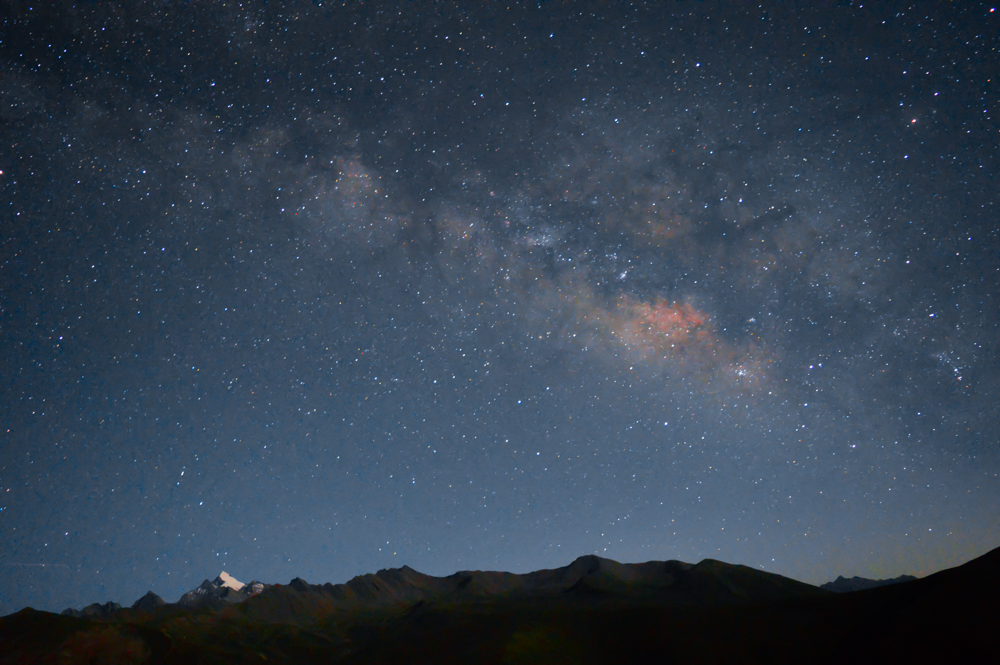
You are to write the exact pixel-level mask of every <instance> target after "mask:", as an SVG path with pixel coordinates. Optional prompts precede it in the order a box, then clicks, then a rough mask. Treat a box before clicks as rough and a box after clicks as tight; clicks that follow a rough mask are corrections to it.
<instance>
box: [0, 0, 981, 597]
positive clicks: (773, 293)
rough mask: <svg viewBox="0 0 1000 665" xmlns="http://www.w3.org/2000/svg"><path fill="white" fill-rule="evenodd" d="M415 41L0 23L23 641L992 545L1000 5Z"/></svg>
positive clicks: (156, 14) (853, 569) (10, 461)
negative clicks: (209, 605) (41, 635)
mask: <svg viewBox="0 0 1000 665" xmlns="http://www.w3.org/2000/svg"><path fill="white" fill-rule="evenodd" d="M389 6H390V3H377V4H376V5H375V6H373V7H359V8H356V9H354V10H345V9H342V8H332V7H329V6H327V4H326V3H302V4H296V3H289V4H287V6H283V7H281V8H275V7H269V6H267V5H263V4H260V5H257V4H255V3H249V4H245V5H244V6H243V7H224V8H223V7H220V6H218V5H217V4H216V3H192V4H191V5H190V6H186V7H185V8H184V9H183V10H180V9H178V8H176V7H174V6H173V5H170V4H169V3H167V4H155V3H148V4H142V5H138V6H137V7H136V8H134V9H130V10H119V9H116V8H114V7H103V6H98V5H97V4H94V5H84V6H82V7H78V8H75V9H72V10H69V9H67V10H65V11H59V12H56V11H55V10H52V12H50V13H46V12H45V11H40V10H39V9H37V8H34V9H32V8H28V7H21V8H19V9H9V10H7V15H6V16H5V18H4V25H5V30H4V32H5V33H6V35H7V36H5V37H4V38H3V41H2V43H0V56H2V63H3V64H2V67H0V76H2V79H0V81H2V85H0V123H2V124H0V131H2V132H3V134H4V141H3V142H2V146H3V148H0V171H2V174H0V187H2V191H3V197H2V199H0V205H3V207H4V208H5V210H4V212H3V214H4V221H3V224H4V233H3V237H2V245H0V266H2V273H0V284H2V294H0V326H2V332H3V338H2V339H3V341H2V353H3V356H2V367H3V368H4V370H3V372H2V384H0V390H2V400H3V401H2V403H3V405H4V407H3V415H4V420H3V428H2V431H0V434H2V440H0V541H2V542H3V543H4V547H3V548H2V550H3V551H2V552H0V565H3V566H4V575H5V576H6V579H7V580H8V582H7V583H5V584H4V585H3V588H2V589H0V611H2V612H10V611H16V610H17V609H20V608H21V607H23V606H24V605H29V604H30V605H32V606H35V607H38V608H42V609H51V610H61V609H63V608H64V607H67V606H70V605H74V606H82V605H85V604H88V603H90V602H95V601H102V602H103V601H105V600H115V601H118V602H121V603H123V604H124V603H126V602H127V603H131V602H132V601H133V600H135V599H136V598H138V597H139V596H141V595H142V594H143V593H145V592H146V591H147V590H150V589H152V590H153V591H155V592H156V593H158V594H160V595H162V596H164V597H166V598H167V599H168V600H173V599H174V598H175V597H177V596H179V595H180V594H181V593H183V592H184V591H187V590H189V589H191V588H194V587H195V586H197V585H198V583H200V581H201V580H202V579H203V578H206V577H208V578H212V577H214V576H215V575H217V574H218V572H219V570H221V569H222V568H223V567H224V568H225V569H226V570H227V571H229V572H230V573H232V574H233V575H235V576H236V577H238V578H239V579H247V580H249V579H259V580H262V581H266V582H284V581H287V580H288V579H291V578H292V577H296V576H300V577H303V578H305V579H307V580H309V581H310V582H327V581H329V582H342V581H344V580H346V579H347V578H349V577H350V576H352V575H356V574H361V573H365V572H371V571H375V570H378V569H379V568H385V567H395V566H401V565H403V564H407V565H409V566H411V567H413V568H416V569H417V570H420V571H422V572H426V573H429V574H438V575H442V574H450V573H452V572H455V571H456V570H460V569H503V570H510V571H514V572H524V571H528V570H533V569H538V568H543V567H555V566H561V565H565V564H566V563H568V562H570V561H571V560H573V559H574V558H575V557H577V556H579V555H581V554H585V553H598V554H600V555H601V556H606V557H609V558H613V559H617V560H620V561H645V560H652V559H681V560H685V561H698V560H700V559H703V558H706V557H711V558H716V559H722V560H725V561H730V562H733V563H743V564H747V565H751V566H757V567H762V568H764V569H766V570H771V571H774V572H778V573H782V574H785V575H789V576H791V577H796V578H798V579H802V580H804V581H808V582H813V583H821V582H824V581H827V580H829V579H833V578H835V577H836V576H837V575H847V576H850V575H855V574H858V575H866V576H869V577H891V576H896V575H899V574H904V573H908V574H918V575H919V574H926V573H929V572H932V571H934V570H938V569H940V568H942V567H945V566H949V565H955V564H958V563H961V562H963V561H965V560H967V559H969V558H971V557H972V556H975V555H977V554H980V553H982V552H984V551H986V550H987V549H991V548H992V547H994V546H996V544H997V543H996V540H997V536H998V532H997V521H996V518H995V515H996V514H997V511H998V509H1000V506H998V500H1000V487H998V485H997V475H996V474H997V470H998V468H1000V465H998V462H1000V460H998V458H997V450H998V448H997V425H996V423H997V419H998V416H1000V412H998V407H997V402H996V399H995V398H996V395H997V393H998V388H1000V371H998V367H997V361H996V358H997V357H998V352H1000V349H998V348H997V339H998V334H997V333H998V329H997V326H998V323H1000V314H998V312H1000V302H998V300H997V290H996V285H997V281H998V279H1000V257H998V246H1000V243H998V240H1000V239H998V238H997V228H998V225H997V217H996V210H995V194H994V190H995V175H996V167H997V164H996V155H995V152H996V151H995V146H996V143H997V139H998V134H997V125H996V120H995V117H994V114H995V109H994V108H993V105H995V91H994V88H995V81H994V82H991V79H990V77H991V76H992V77H993V79H995V72H996V71H997V65H998V64H1000V63H997V57H996V50H995V45H994V44H993V43H992V41H991V39H992V38H991V37H990V35H995V34H997V31H998V29H997V25H996V21H997V19H996V13H995V12H992V11H991V10H990V8H989V7H987V6H985V5H984V6H979V5H976V6H969V7H962V8H953V7H949V8H941V7H938V6H937V5H936V4H933V3H932V4H927V5H919V6H917V7H913V8H910V9H907V10H906V11H901V12H899V13H896V11H893V12H888V11H886V12H885V13H884V15H883V10H882V9H881V8H869V7H867V6H865V7H861V6H860V5H856V4H854V5H852V4H845V5H844V6H840V7H836V8H832V7H831V8H821V9H815V10H813V9H809V10H805V9H799V10H796V11H793V10H790V9H789V8H788V7H786V6H785V5H778V6H775V7H774V8H772V9H771V10H768V11H765V10H764V9H759V8H757V9H747V10H745V11H744V10H740V12H735V13H734V11H733V9H732V7H728V8H727V9H726V11H725V12H721V11H716V10H715V9H713V8H712V7H709V6H707V4H705V5H703V3H699V4H697V5H694V4H692V5H691V6H690V7H689V6H687V5H686V4H684V3H680V4H678V5H677V7H676V8H671V9H670V10H665V9H663V8H661V7H660V6H659V5H658V4H654V5H651V6H650V7H646V8H643V7H627V8H626V7H624V6H614V5H612V6H608V5H607V4H595V5H593V6H591V5H589V4H579V5H577V4H575V3H574V4H570V5H568V6H559V7H550V6H548V5H547V4H543V5H542V6H540V7H515V8H513V9H507V8H500V7H499V6H497V7H493V6H492V5H490V6H487V7H482V8H480V7H477V8H476V9H468V8H465V7H464V5H463V6H460V7H452V6H447V5H426V6H423V5H420V6H414V5H412V4H409V3H407V4H402V5H400V6H399V11H398V12H397V11H395V10H393V11H389V10H388V8H389ZM423 9H427V11H423ZM668 11H669V12H674V13H668ZM929 45H933V48H930V47H929ZM42 564H45V565H44V566H43V565H42Z"/></svg>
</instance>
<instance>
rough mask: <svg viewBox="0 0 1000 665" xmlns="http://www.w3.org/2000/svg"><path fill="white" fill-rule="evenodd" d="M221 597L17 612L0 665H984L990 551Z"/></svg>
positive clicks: (598, 561) (388, 573)
mask: <svg viewBox="0 0 1000 665" xmlns="http://www.w3.org/2000/svg"><path fill="white" fill-rule="evenodd" d="M228 579H229V580H231V578H228ZM220 582H221V583H220ZM234 583H235V580H232V582H228V581H226V580H224V579H223V577H222V576H220V577H219V578H217V580H216V581H215V582H208V581H206V582H205V583H203V584H202V585H201V586H200V587H199V589H201V591H200V592H198V593H194V592H192V594H193V595H192V594H186V595H185V596H184V599H187V600H185V602H183V603H182V602H178V603H164V602H163V601H162V599H160V598H158V597H156V596H155V594H147V595H146V596H144V597H143V598H141V599H139V600H138V601H136V603H135V604H134V605H133V607H131V608H121V607H118V606H116V605H114V604H105V605H92V606H90V608H87V609H85V610H82V611H76V610H74V611H70V612H67V613H64V615H57V614H51V613H47V612H38V611H35V610H32V609H30V608H28V609H24V610H22V611H20V612H18V613H16V614H12V615H8V616H6V617H2V618H0V665H2V664H6V663H22V662H39V663H43V662H52V663H65V664H67V665H68V664H72V663H92V662H108V663H111V662H115V663H157V664H164V665H169V664H171V663H182V664H183V665H198V664H200V663H205V664H208V663H212V664H215V663H237V662H238V663H266V664H268V665H271V664H273V663H297V664H298V663H328V664H337V663H343V664H345V665H347V664H350V665H354V664H358V665H360V664H362V663H374V662H378V663H432V662H434V663H497V664H500V663H630V662H666V663H702V662H740V663H755V662H756V663H793V662H810V663H842V662H889V663H894V662H897V663H903V662H906V663H914V662H916V663H922V662H928V663H929V662H943V661H946V662H971V661H973V660H977V661H978V662H1000V643H998V642H997V641H996V640H993V639H991V635H992V631H993V629H994V627H995V626H996V625H997V622H998V621H1000V606H998V604H997V603H996V602H995V599H996V598H997V596H998V592H1000V549H998V550H994V551H993V552H990V553H989V554H986V555H984V556H983V557H980V558H979V559H976V560H974V561H971V562H969V563H967V564H965V565H963V566H960V567H958V568H953V569H950V570H946V571H942V572H940V573H937V574H936V575H931V576H929V577H927V578H924V579H919V580H912V581H910V582H908V583H905V584H892V585H888V586H881V587H878V588H869V589H865V590H861V591H857V592H855V593H841V594H837V593H833V592H831V591H828V590H825V589H821V588H819V587H814V586H811V585H808V584H803V583H801V582H796V581H795V580H791V579H788V578H785V577H782V576H780V575H774V574H771V573H765V572H762V571H759V570H756V569H753V568H749V567H747V566H740V565H732V564H727V563H723V562H721V561H714V560H705V561H702V562H700V563H698V564H689V563H683V562H679V561H665V562H664V561H653V562H648V563H642V564H621V563H618V562H615V561H611V560H609V559H602V558H599V557H596V556H586V557H581V558H579V559H577V560H576V561H574V562H572V563H571V564H570V565H568V566H565V567H563V568H556V569H552V570H540V571H536V572H533V573H528V574H524V575H515V574H512V573H503V572H483V571H465V572H459V573H455V574H454V575H450V576H448V577H433V576H430V575H424V574H422V573H419V572H417V571H415V570H413V569H412V568H408V567H405V566H404V567H403V568H397V569H390V570H381V571H379V572H378V573H375V574H370V575H362V576H359V577H356V578H354V579H352V580H351V581H349V582H347V583H346V584H336V585H334V584H322V585H318V584H309V583H307V582H305V581H304V580H301V579H298V578H296V579H294V580H292V581H291V582H290V583H288V584H283V585H282V584H275V585H263V584H259V583H256V584H258V585H259V587H256V588H253V587H254V583H251V584H248V585H240V584H239V583H235V584H234ZM237 585H238V586H237ZM246 589H250V591H246ZM196 591H197V590H196ZM251 591H254V593H250V592H251ZM233 594H242V596H241V597H237V596H234V595H233ZM88 609H90V610H91V611H88Z"/></svg>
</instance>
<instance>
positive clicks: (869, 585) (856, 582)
mask: <svg viewBox="0 0 1000 665" xmlns="http://www.w3.org/2000/svg"><path fill="white" fill-rule="evenodd" d="M915 579H917V578H916V577H914V576H913V575H900V576H899V577H894V578H892V579H889V580H870V579H868V578H867V577H851V578H847V577H844V576H843V575H841V576H839V577H837V579H835V580H834V581H832V582H827V583H826V584H820V585H819V588H821V589H826V590H827V591H834V592H836V593H849V592H851V591H861V590H862V589H874V588H875V587H880V586H885V585H887V584H899V583H900V582H911V581H913V580H915Z"/></svg>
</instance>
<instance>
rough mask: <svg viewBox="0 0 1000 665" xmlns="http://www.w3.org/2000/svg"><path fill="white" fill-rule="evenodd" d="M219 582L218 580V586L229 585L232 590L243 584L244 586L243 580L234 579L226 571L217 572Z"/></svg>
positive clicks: (241, 586) (236, 589)
mask: <svg viewBox="0 0 1000 665" xmlns="http://www.w3.org/2000/svg"><path fill="white" fill-rule="evenodd" d="M219 582H220V584H219V586H226V587H229V588H230V589H232V590H233V591H239V590H240V589H242V588H243V587H244V586H246V585H245V584H243V582H240V581H239V580H238V579H236V578H235V577H233V576H232V575H230V574H229V573H227V572H226V571H222V572H221V573H220V574H219Z"/></svg>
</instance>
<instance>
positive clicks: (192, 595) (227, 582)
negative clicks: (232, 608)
mask: <svg viewBox="0 0 1000 665" xmlns="http://www.w3.org/2000/svg"><path fill="white" fill-rule="evenodd" d="M263 590H264V585H263V584H262V583H260V582H250V583H249V584H243V583H242V582H240V581H239V580H238V579H236V578H235V577H233V576H232V575H230V574H229V573H227V572H226V571H222V573H220V574H219V576H218V577H216V578H215V580H213V581H211V582H210V581H208V580H205V581H204V582H202V583H201V584H200V585H199V586H198V587H197V588H196V589H192V590H191V591H188V592H187V593H186V594H184V595H183V596H181V598H180V600H178V601H177V604H178V605H188V606H200V605H204V604H218V603H220V602H221V603H240V602H243V601H244V600H246V599H247V598H250V597H251V596H256V595H257V594H258V593H260V592H261V591H263Z"/></svg>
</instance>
